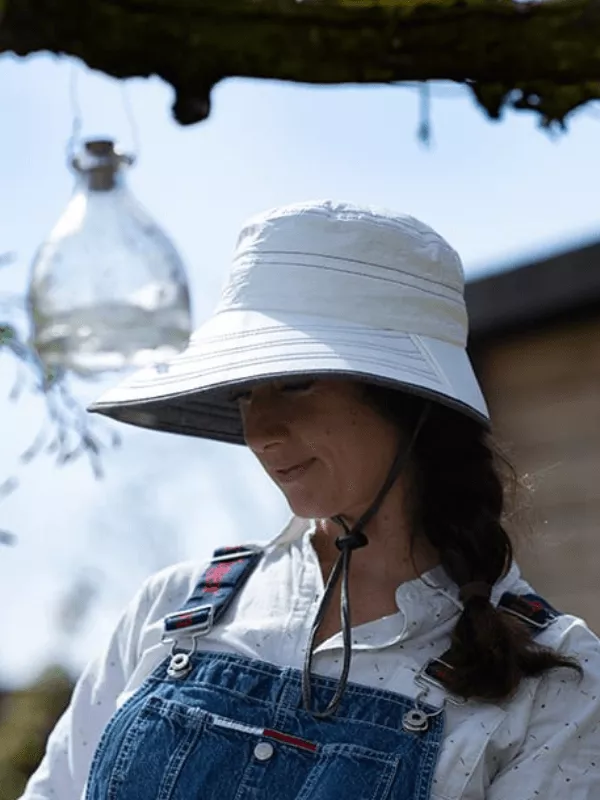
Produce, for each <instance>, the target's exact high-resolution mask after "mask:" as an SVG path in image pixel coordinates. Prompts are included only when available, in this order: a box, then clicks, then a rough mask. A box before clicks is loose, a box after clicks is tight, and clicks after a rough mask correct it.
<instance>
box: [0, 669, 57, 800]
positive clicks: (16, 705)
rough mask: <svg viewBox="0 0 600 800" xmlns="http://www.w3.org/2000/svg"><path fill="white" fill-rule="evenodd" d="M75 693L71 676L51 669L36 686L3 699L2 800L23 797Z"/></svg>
mask: <svg viewBox="0 0 600 800" xmlns="http://www.w3.org/2000/svg"><path fill="white" fill-rule="evenodd" d="M72 691H73V682H72V680H71V679H70V678H69V676H68V675H67V673H66V672H65V671H64V670H62V669H61V668H60V667H50V668H48V669H47V670H45V672H44V673H42V675H41V676H40V677H39V678H38V680H37V681H35V683H34V684H33V685H32V686H30V687H27V688H25V689H19V690H16V691H12V692H8V693H7V694H4V695H0V800H16V798H17V797H20V795H21V794H22V793H23V790H24V788H25V784H26V783H27V780H28V779H29V776H30V775H31V774H32V773H33V772H34V770H35V769H36V767H37V766H38V764H39V762H40V761H41V759H42V757H43V755H44V751H45V746H46V740H47V738H48V735H49V734H50V731H51V730H52V729H53V728H54V726H55V724H56V722H57V721H58V719H59V717H60V716H61V714H62V713H63V711H64V710H65V708H66V707H67V705H68V702H69V698H70V696H71V692H72Z"/></svg>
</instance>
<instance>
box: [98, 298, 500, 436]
mask: <svg viewBox="0 0 600 800" xmlns="http://www.w3.org/2000/svg"><path fill="white" fill-rule="evenodd" d="M296 375H314V376H329V377H331V376H339V377H347V378H353V379H357V380H361V381H367V382H370V383H377V384H381V385H387V386H390V387H395V388H397V389H399V390H404V391H407V392H411V393H413V394H417V395H421V396H423V397H427V398H430V399H432V400H435V401H437V402H440V403H443V404H444V405H447V406H449V407H452V408H455V409H456V410H458V411H460V412H462V413H464V414H467V415H468V416H471V417H473V418H474V419H476V420H478V421H479V422H480V423H482V424H484V425H487V424H488V421H489V415H488V410H487V407H486V403H485V400H484V397H483V395H482V392H481V389H480V387H479V384H478V382H477V379H476V377H475V374H474V372H473V368H472V365H471V362H470V360H469V357H468V355H467V353H466V351H465V349H464V348H463V347H462V346H460V345H458V344H453V343H451V342H447V341H442V340H440V339H436V338H433V337H430V336H423V335H420V334H418V335H417V334H414V333H402V332H398V331H389V330H381V329H374V328H371V327H369V326H366V325H351V324H348V323H347V322H341V321H340V320H336V319H331V318H325V317H318V316H313V315H308V314H306V315H299V314H287V315H285V314H277V315H276V316H275V315H271V314H266V313H263V312H259V311H250V310H235V309H230V310H227V311H226V312H223V313H220V314H216V315H215V316H214V317H212V318H211V319H210V320H209V321H208V322H207V323H206V324H205V325H203V326H202V327H201V328H200V329H199V330H198V331H197V332H196V333H195V334H194V336H193V337H192V339H191V341H190V344H189V346H188V347H187V349H186V350H184V351H183V352H182V353H180V354H178V355H176V356H175V357H173V358H172V359H170V360H168V361H166V362H164V363H160V364H156V365H154V366H153V367H148V368H145V369H142V370H139V371H138V372H136V373H134V374H133V375H132V376H131V377H130V378H129V379H127V380H125V381H123V382H122V383H120V384H118V385H117V386H115V387H114V388H112V389H110V390H109V391H108V392H106V393H105V394H104V395H103V396H102V397H101V398H100V399H99V400H98V401H96V402H95V403H94V404H93V405H91V406H90V408H89V410H90V411H92V412H96V413H100V414H104V415H106V416H109V417H112V418H113V419H116V420H119V421H122V422H127V423H130V424H132V425H136V426H139V427H144V428H151V429H153V430H161V431H167V432H170V433H180V434H185V435H188V436H198V437H203V438H206V439H214V440H217V441H222V442H230V443H233V444H244V435H243V429H242V421H241V417H240V414H239V410H238V407H237V404H236V402H235V400H234V399H233V396H232V395H233V392H234V390H239V388H241V387H244V386H247V385H255V384H256V383H258V382H261V381H269V380H273V379H274V378H276V377H277V378H279V377H281V376H296Z"/></svg>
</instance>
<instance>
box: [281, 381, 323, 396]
mask: <svg viewBox="0 0 600 800" xmlns="http://www.w3.org/2000/svg"><path fill="white" fill-rule="evenodd" d="M314 385H315V382H314V380H303V381H286V382H285V383H280V384H279V387H278V388H279V390H280V391H282V392H285V393H286V394H302V393H303V392H309V391H310V390H311V389H312V388H313V387H314Z"/></svg>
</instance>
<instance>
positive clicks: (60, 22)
mask: <svg viewBox="0 0 600 800" xmlns="http://www.w3.org/2000/svg"><path fill="white" fill-rule="evenodd" d="M2 3H4V21H3V24H2V28H1V29H0V53H1V52H3V51H13V52H15V53H17V54H18V55H27V54H29V53H33V52H36V51H39V50H49V51H51V52H53V53H64V54H67V55H71V56H76V57H78V58H80V59H82V60H83V61H85V62H86V63H87V64H88V65H89V66H90V67H92V68H94V69H98V70H101V71H103V72H105V73H106V74H108V75H111V76H114V77H117V78H127V77H133V76H149V75H152V74H156V75H159V76H160V77H161V78H163V79H164V80H166V81H167V82H168V83H170V84H171V85H172V86H173V87H174V89H175V93H176V100H175V104H174V114H175V117H176V119H177V120H178V121H179V122H180V123H181V124H190V123H194V122H197V121H200V120H202V119H204V118H205V117H206V116H208V114H209V112H210V91H211V89H212V87H213V86H214V85H215V83H217V82H218V81H219V80H221V79H222V78H225V77H229V76H242V77H250V78H270V79H279V80H285V81H297V82H302V83H317V84H338V83H392V82H403V81H427V80H433V79H445V80H453V81H457V82H461V83H465V84H468V85H469V86H470V87H471V88H472V90H473V94H474V96H475V98H476V100H477V102H478V103H479V105H480V106H481V107H482V108H483V109H485V111H486V112H487V114H488V115H489V116H490V117H493V118H497V117H499V116H500V114H501V112H502V110H503V109H504V108H505V107H507V106H508V107H512V108H516V109H530V110H534V111H536V112H538V114H539V115H540V119H541V122H542V124H544V125H550V124H552V123H559V124H563V123H564V120H565V118H566V116H567V115H568V114H569V113H570V112H571V111H573V110H574V109H576V108H577V107H579V106H580V105H582V104H584V103H586V102H588V101H590V100H592V99H598V98H600V0H547V1H546V2H527V3H521V2H516V3H515V2H512V0H173V2H171V0H87V2H85V3H82V2H81V0H0V13H1V9H2Z"/></svg>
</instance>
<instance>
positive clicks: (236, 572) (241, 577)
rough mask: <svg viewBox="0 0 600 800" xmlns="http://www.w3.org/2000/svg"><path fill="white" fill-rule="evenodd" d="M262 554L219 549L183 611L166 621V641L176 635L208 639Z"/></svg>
mask: <svg viewBox="0 0 600 800" xmlns="http://www.w3.org/2000/svg"><path fill="white" fill-rule="evenodd" d="M262 554H263V550H262V549H261V548H259V547H253V546H248V545H237V546H234V547H220V548H218V549H217V550H215V552H214V553H213V556H212V558H211V561H210V564H209V565H208V566H207V567H206V569H205V570H204V572H203V573H202V575H201V577H200V580H199V581H198V583H197V584H196V587H195V589H194V591H193V592H192V594H191V596H190V598H189V600H188V601H187V602H186V604H185V605H184V606H183V608H182V609H181V610H180V611H175V612H174V613H172V614H167V616H166V617H165V618H164V620H163V625H164V633H163V640H164V639H168V638H170V639H172V638H173V637H174V635H175V634H177V633H182V634H183V635H185V636H188V635H191V636H203V635H206V634H207V633H208V632H209V631H210V630H211V628H212V627H213V625H215V624H216V623H218V622H219V621H220V620H221V619H222V617H223V615H224V614H225V612H226V611H227V609H228V608H229V607H230V606H231V604H232V603H233V601H234V600H235V598H236V597H237V595H238V594H239V592H240V591H241V589H242V586H243V585H244V584H245V583H246V581H247V580H248V578H249V577H250V575H251V574H252V572H253V571H254V569H255V568H256V566H257V564H258V562H259V561H260V559H261V557H262Z"/></svg>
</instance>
